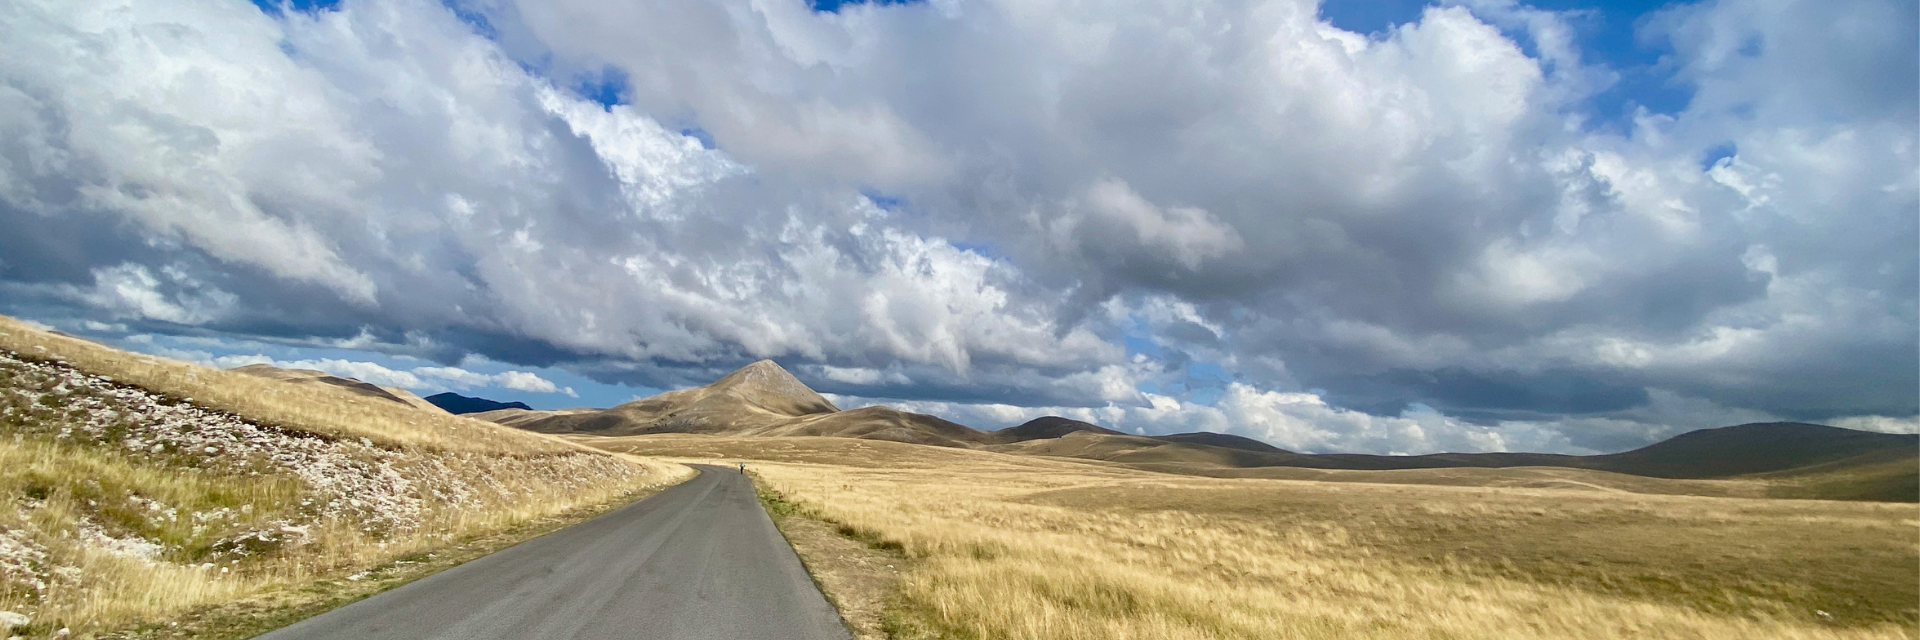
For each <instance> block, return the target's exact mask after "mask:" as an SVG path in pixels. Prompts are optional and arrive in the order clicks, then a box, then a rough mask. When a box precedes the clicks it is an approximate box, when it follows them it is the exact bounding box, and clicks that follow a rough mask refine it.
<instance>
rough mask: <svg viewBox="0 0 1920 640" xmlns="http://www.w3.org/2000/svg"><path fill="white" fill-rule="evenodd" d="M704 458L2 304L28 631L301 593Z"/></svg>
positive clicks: (5, 409) (0, 517)
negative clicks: (54, 324)
mask: <svg viewBox="0 0 1920 640" xmlns="http://www.w3.org/2000/svg"><path fill="white" fill-rule="evenodd" d="M10 354H11V355H10ZM101 376H105V377H106V378H111V381H108V380H105V379H103V378H101ZM186 398H191V399H192V400H191V402H184V401H183V400H184V399H186ZM690 476H691V471H690V470H688V469H686V468H685V467H682V466H679V465H671V464H664V463H659V462H654V461H651V460H646V459H642V458H637V457H634V456H628V455H609V454H607V453H606V452H602V451H598V450H593V449H588V448H585V447H581V446H578V445H574V444H571V443H568V442H565V441H563V440H560V439H557V438H552V437H548V436H540V435H536V434H528V433H523V432H519V431H515V430H512V429H509V428H506V427H501V426H498V425H494V424H490V423H486V422H481V421H476V420H471V419H466V418H459V417H454V416H449V415H445V414H434V413H429V412H425V411H419V410H415V409H411V408H408V407H404V406H400V405H397V404H394V403H390V402H386V401H378V400H369V399H364V398H359V397H357V396H355V395H354V394H352V393H350V392H347V391H345V390H341V389H337V388H333V387H330V386H323V385H296V384H291V383H285V382H279V381H274V380H268V379H263V378H258V377H254V376H248V375H244V374H236V373H231V372H225V371H218V370H212V369H206V368H203V367H198V366H194V365H190V364H185V363H180V362H174V361H170V360H164V359H159V358H150V357H146V356H139V355H135V354H128V353H125V352H120V351H117V350H113V349H110V348H107V347H103V346H100V345H96V344H93V343H90V342H85V341H82V340H76V339H72V338H66V337H62V336H57V335H52V334H48V333H46V332H41V331H38V330H34V329H32V328H30V327H26V326H24V325H22V324H19V323H17V322H15V321H13V320H11V319H7V318H4V317H0V496H5V498H6V499H7V504H6V505H4V509H0V611H9V612H15V613H22V614H26V615H28V616H31V618H32V622H31V624H29V625H26V626H24V627H20V628H16V629H13V630H12V631H13V633H16V634H19V635H22V636H24V637H27V638H40V637H57V636H58V635H59V632H60V630H61V629H63V628H64V629H68V630H69V631H68V634H69V635H68V637H75V638H88V637H102V636H103V635H106V636H113V635H117V634H118V633H119V632H122V631H127V630H131V629H134V628H137V627H142V626H150V625H165V624H166V623H167V622H168V621H169V620H175V619H179V618H180V617H182V616H192V615H196V614H195V612H196V611H206V610H208V609H210V608H216V607H221V606H226V605H231V604H233V603H234V602H235V601H240V600H246V599H256V598H266V597H271V598H273V599H274V600H275V601H276V602H282V603H287V604H288V605H289V606H298V605H301V604H302V603H303V602H305V601H307V600H314V599H316V598H320V596H319V595H313V596H311V597H308V596H292V597H290V596H288V594H289V593H297V592H299V591H300V589H301V587H303V586H305V585H309V584H312V583H314V582H315V581H317V580H323V579H343V578H349V577H352V576H358V575H360V574H362V573H363V572H366V571H367V570H369V569H373V568H376V567H382V566H390V565H392V564H393V563H395V562H396V561H400V560H402V559H405V558H409V557H418V556H422V555H424V554H429V553H434V552H436V551H438V550H444V549H448V548H449V547H451V546H453V545H456V544H459V543H461V542H462V541H466V540H472V539H476V538H481V537H486V536H498V535H499V534H500V533H501V532H503V531H508V530H513V529H515V528H517V527H521V526H523V525H526V524H527V523H530V522H533V521H536V520H543V519H550V518H552V517H554V516H556V515H558V514H563V513H575V512H580V511H582V510H591V509H593V508H596V507H598V506H610V505H612V504H616V503H618V502H621V501H623V500H625V499H629V498H631V497H634V496H636V495H639V494H641V493H643V492H645V491H647V490H649V489H652V488H657V487H659V486H663V485H666V484H671V483H673V482H677V481H678V480H681V479H684V478H686V477H690ZM302 598H305V600H303V599H302ZM4 631H6V630H4V629H0V632H4Z"/></svg>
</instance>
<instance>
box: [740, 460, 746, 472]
mask: <svg viewBox="0 0 1920 640" xmlns="http://www.w3.org/2000/svg"><path fill="white" fill-rule="evenodd" d="M740 473H741V474H742V475H745V474H746V473H747V463H745V462H742V463H740Z"/></svg>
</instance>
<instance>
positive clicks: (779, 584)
mask: <svg viewBox="0 0 1920 640" xmlns="http://www.w3.org/2000/svg"><path fill="white" fill-rule="evenodd" d="M699 468H700V471H701V473H700V475H699V477H696V478H694V479H692V480H688V481H686V482H683V483H681V484H679V485H678V486H674V487H671V488H668V489H667V490H665V491H661V492H660V493H658V494H655V495H653V496H650V497H648V498H646V499H645V500H641V501H639V502H636V503H633V504H631V505H628V506H626V507H623V508H621V509H619V510H617V511H614V512H612V513H609V514H606V515H604V516H600V517H598V518H595V519H593V520H589V521H587V522H583V523H580V524H578V525H575V526H572V527H568V528H566V529H562V530H560V531H556V532H553V533H551V534H548V535H545V536H542V537H539V538H535V539H533V540H530V541H527V542H524V543H521V544H519V545H517V546H514V547H511V548H508V549H506V550H503V551H500V552H498V553H494V554H493V555H489V556H486V557H483V558H480V559H478V560H474V561H472V562H468V563H466V564H463V565H460V566H457V567H454V568H452V569H448V570H446V571H442V572H440V573H437V574H434V575H432V576H429V577H427V578H424V579H421V580H419V581H417V582H413V583H411V584H408V585H406V586H403V587H400V588H398V589H394V590H392V591H388V592H386V593H382V594H380V595H376V596H373V597H371V598H368V599H366V600H361V601H359V602H355V603H353V604H350V605H347V606H344V607H341V608H339V609H335V610H333V611H330V612H327V613H324V614H321V615H319V616H315V617H313V618H309V619H307V620H304V621H302V622H300V623H298V624H295V625H293V626H290V627H287V628H284V629H280V630H278V631H274V632H271V633H268V634H266V635H263V636H260V637H259V638H258V639H257V640H456V639H458V640H490V639H501V640H506V639H513V640H528V639H539V640H566V639H571V638H583V639H584V638H594V639H613V638H644V639H650V640H651V639H659V640H755V639H760V638H765V639H768V640H775V639H778V640H825V639H832V640H848V639H850V638H851V635H849V634H848V633H847V630H846V627H845V626H844V625H842V624H841V622H840V616H839V614H838V613H836V612H835V611H834V609H833V606H832V605H829V604H827V601H826V599H825V598H823V597H821V595H820V591H819V590H818V589H816V588H815V587H814V585H813V580H812V579H811V578H809V577H808V576H807V572H806V570H805V569H804V568H802V567H801V566H800V559H799V558H798V557H796V556H795V555H794V553H793V548H792V547H790V546H788V545H787V541H786V539H785V538H783V537H781V535H780V532H779V531H778V530H777V529H774V527H773V521H772V520H769V519H768V518H767V514H766V512H765V511H762V510H761V508H760V502H759V500H758V499H757V498H756V497H755V496H754V492H753V485H752V483H751V482H749V481H748V480H747V479H746V477H745V476H742V475H740V473H739V471H738V470H735V469H729V468H724V467H710V466H701V467H699Z"/></svg>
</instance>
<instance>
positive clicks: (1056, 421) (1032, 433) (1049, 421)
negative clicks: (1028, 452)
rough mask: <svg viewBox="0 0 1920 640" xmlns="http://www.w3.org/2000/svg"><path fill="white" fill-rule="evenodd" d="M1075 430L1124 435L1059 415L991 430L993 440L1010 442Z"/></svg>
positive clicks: (1062, 434)
mask: <svg viewBox="0 0 1920 640" xmlns="http://www.w3.org/2000/svg"><path fill="white" fill-rule="evenodd" d="M1076 431H1086V432H1089V433H1099V434H1104V435H1110V436H1120V435H1126V434H1124V433H1120V432H1118V431H1114V430H1112V429H1107V428H1104V427H1101V426H1099V425H1095V424H1093V423H1090V422H1081V421H1079V420H1074V419H1072V418H1062V417H1060V416H1042V417H1039V418H1034V419H1032V420H1028V421H1026V422H1025V423H1023V424H1021V425H1020V426H1017V427H1007V428H1005V429H1001V430H999V431H995V432H993V441H994V442H996V443H1003V444H1010V443H1014V442H1026V441H1028V440H1043V439H1048V438H1058V437H1061V436H1064V435H1067V434H1069V433H1074V432H1076Z"/></svg>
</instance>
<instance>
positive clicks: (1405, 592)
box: [581, 436, 1920, 640]
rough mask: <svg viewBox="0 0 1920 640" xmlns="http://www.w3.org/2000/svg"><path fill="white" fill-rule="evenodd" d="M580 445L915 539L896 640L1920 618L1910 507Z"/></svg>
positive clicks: (1712, 633) (705, 445) (1016, 461)
mask: <svg viewBox="0 0 1920 640" xmlns="http://www.w3.org/2000/svg"><path fill="white" fill-rule="evenodd" d="M581 440H582V441H591V442H599V443H600V444H601V446H605V447H609V448H613V449H616V450H626V451H634V452H640V453H646V454H650V455H661V456H679V457H685V458H688V459H707V460H737V459H749V460H755V461H758V462H755V463H752V464H750V467H751V468H753V469H755V470H756V473H757V474H758V475H759V476H760V477H761V478H763V479H765V480H766V481H767V482H768V483H769V485H770V486H772V487H773V488H775V489H777V490H778V491H780V492H781V493H782V494H784V495H785V496H787V497H788V498H790V499H792V500H795V501H798V502H801V503H803V504H805V505H806V506H807V508H809V509H811V510H813V511H815V512H817V513H819V514H822V515H823V516H825V517H827V518H829V519H832V520H834V521H837V522H839V523H841V524H842V525H844V526H843V528H845V529H847V530H851V531H855V532H857V533H858V534H859V535H861V536H864V537H870V538H874V539H880V540H885V541H890V542H893V543H897V544H899V545H901V547H902V548H903V549H904V550H905V552H906V553H907V554H909V555H911V556H913V557H914V558H915V559H916V561H915V563H914V565H913V566H914V568H913V569H912V570H911V571H910V572H909V573H908V574H906V575H905V576H904V579H903V581H902V583H901V585H902V586H901V589H902V592H901V594H900V597H901V599H902V602H903V603H904V604H903V608H902V609H901V610H899V611H896V612H894V615H893V616H892V617H891V619H892V620H893V623H894V631H895V632H896V633H897V634H899V635H900V636H901V637H942V638H992V637H1019V638H1033V639H1036V640H1049V639H1068V638H1073V639H1094V638H1100V639H1107V638H1140V639H1147V638H1152V639H1156V640H1163V639H1164V640H1180V639H1184V638H1208V639H1221V638H1352V637H1366V638H1437V637H1446V638H1503V639H1504V638H1570V637H1581V638H1698V639H1709V640H1710V639H1717V638H1727V639H1734V638H1741V639H1744V638H1911V637H1916V632H1915V630H1916V624H1920V607H1917V606H1916V602H1920V577H1916V576H1915V574H1914V571H1913V568H1914V567H1915V566H1917V565H1920V544H1916V542H1917V541H1916V538H1915V534H1914V532H1915V531H1916V528H1917V527H1920V512H1917V508H1916V507H1915V506H1914V505H1906V504H1883V503H1850V502H1830V501H1806V500H1793V501H1787V500H1771V499H1727V498H1706V497H1697V496H1662V495H1641V494H1633V493H1625V492H1621V491H1596V490H1592V489H1590V488H1588V489H1578V490H1565V489H1539V488H1486V487H1457V486H1419V485H1404V484H1371V483H1352V482H1345V483H1329V482H1311V481H1284V480H1266V479H1215V478H1196V477H1182V476H1170V475H1163V474H1153V473H1145V472H1141V471H1137V470H1132V469H1127V468H1123V467H1120V466H1117V465H1112V464H1102V463H1084V462H1078V461H1068V460H1062V459H1048V458H1036V457H1029V456H1014V455H1002V454H996V453H991V452H983V451H971V450H957V449H949V448H936V447H924V446H914V445H903V444H895V443H888V442H870V441H860V440H848V439H839V438H780V439H766V438H761V439H755V438H718V437H702V436H647V437H636V438H615V439H605V440H588V439H584V438H583V439H581ZM1457 471H1459V470H1454V469H1449V470H1414V471H1401V472H1394V473H1401V474H1418V473H1438V472H1448V473H1451V472H1457ZM1485 471H1500V470H1485ZM1568 471H1578V470H1568ZM1346 473H1365V472H1346ZM1638 480H1639V481H1644V482H1649V483H1661V482H1686V481H1669V480H1660V479H1653V478H1639V479H1638ZM1724 482H1727V483H1737V482H1757V481H1750V480H1749V481H1724ZM1763 488H1764V487H1763Z"/></svg>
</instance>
